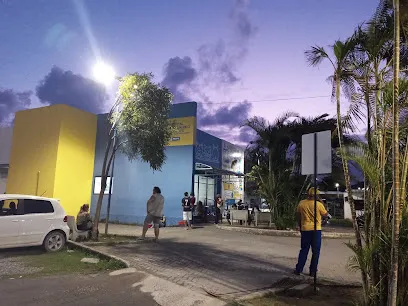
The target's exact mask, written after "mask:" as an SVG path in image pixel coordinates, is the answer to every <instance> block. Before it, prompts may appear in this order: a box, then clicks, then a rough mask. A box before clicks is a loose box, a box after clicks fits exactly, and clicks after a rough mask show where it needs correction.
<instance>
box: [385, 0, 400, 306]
mask: <svg viewBox="0 0 408 306" xmlns="http://www.w3.org/2000/svg"><path fill="white" fill-rule="evenodd" d="M400 39H401V38H400V12H399V0H394V60H393V65H394V97H393V101H392V108H393V130H392V142H393V146H392V147H393V157H392V164H393V169H392V170H393V179H392V180H393V186H394V187H393V200H394V201H393V204H394V205H393V215H394V218H393V226H392V249H391V273H390V280H389V287H388V305H389V306H396V305H397V293H398V259H399V256H398V249H399V230H400V223H401V220H400V173H399V172H400V165H399V164H400V160H399V145H400V144H399V120H400V116H399V105H398V104H399V103H398V102H399V101H398V98H399V74H400V68H399V65H400Z"/></svg>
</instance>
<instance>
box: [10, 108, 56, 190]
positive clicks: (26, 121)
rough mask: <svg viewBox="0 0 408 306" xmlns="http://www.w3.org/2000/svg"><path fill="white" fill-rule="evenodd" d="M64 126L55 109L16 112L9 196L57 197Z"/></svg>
mask: <svg viewBox="0 0 408 306" xmlns="http://www.w3.org/2000/svg"><path fill="white" fill-rule="evenodd" d="M60 125H61V122H60V119H59V117H58V115H57V109H56V108H54V107H42V108H37V109H30V110H25V111H21V112H17V113H16V116H15V121H14V130H13V140H12V145H11V152H10V166H9V167H10V168H9V172H8V179H7V186H6V192H7V193H9V194H10V193H17V194H28V195H38V196H45V197H53V196H54V180H55V170H56V164H57V163H56V161H57V151H58V140H59V131H60Z"/></svg>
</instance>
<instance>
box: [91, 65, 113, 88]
mask: <svg viewBox="0 0 408 306" xmlns="http://www.w3.org/2000/svg"><path fill="white" fill-rule="evenodd" d="M93 75H94V78H95V80H96V81H97V82H100V83H102V84H104V85H106V86H108V85H110V84H111V83H112V82H113V80H114V79H115V71H114V70H113V68H112V67H111V66H109V65H108V64H106V63H104V62H97V63H96V64H95V66H94V67H93Z"/></svg>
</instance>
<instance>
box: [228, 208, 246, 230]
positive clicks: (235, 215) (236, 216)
mask: <svg viewBox="0 0 408 306" xmlns="http://www.w3.org/2000/svg"><path fill="white" fill-rule="evenodd" d="M230 220H231V224H233V223H234V221H244V222H245V226H247V225H248V211H247V210H231V211H230Z"/></svg>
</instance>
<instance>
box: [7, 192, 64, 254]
mask: <svg viewBox="0 0 408 306" xmlns="http://www.w3.org/2000/svg"><path fill="white" fill-rule="evenodd" d="M68 237H69V227H68V225H67V216H66V215H65V210H64V208H63V207H62V206H61V204H60V202H59V201H58V200H56V199H49V198H43V197H35V196H29V195H19V194H0V249H1V248H13V247H25V246H40V245H43V246H44V248H45V249H46V250H47V251H50V252H53V251H59V250H61V249H62V248H63V247H64V246H65V243H66V241H67V239H68Z"/></svg>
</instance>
